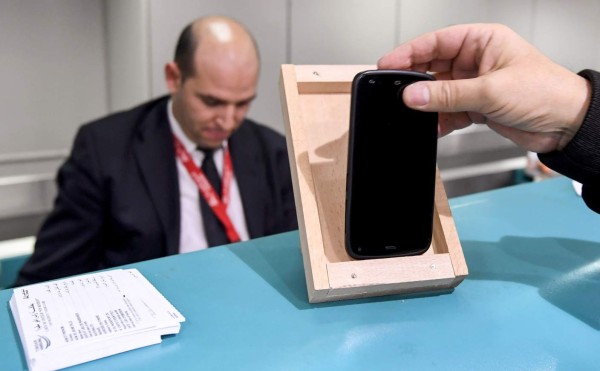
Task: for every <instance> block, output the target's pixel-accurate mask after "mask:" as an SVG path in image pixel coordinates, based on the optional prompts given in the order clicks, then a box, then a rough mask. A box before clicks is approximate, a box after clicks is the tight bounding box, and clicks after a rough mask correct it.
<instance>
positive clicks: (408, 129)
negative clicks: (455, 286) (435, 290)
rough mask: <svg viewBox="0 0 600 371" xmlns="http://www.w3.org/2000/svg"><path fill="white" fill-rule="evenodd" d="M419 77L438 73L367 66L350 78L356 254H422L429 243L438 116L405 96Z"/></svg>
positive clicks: (351, 222)
mask: <svg viewBox="0 0 600 371" xmlns="http://www.w3.org/2000/svg"><path fill="white" fill-rule="evenodd" d="M421 80H434V77H433V76H432V75H430V74H427V73H419V72H413V71H400V70H369V71H363V72H360V73H358V74H357V75H356V76H355V77H354V79H353V81H352V93H351V108H350V109H351V111H350V130H349V142H348V168H347V173H346V215H345V218H346V220H345V243H346V250H347V252H348V254H349V255H350V256H351V257H353V258H355V259H369V258H384V257H393V256H406V255H418V254H422V253H424V252H425V251H427V249H428V248H429V246H430V244H431V239H432V232H433V211H434V198H435V178H436V168H437V167H436V165H437V127H438V114H437V113H436V112H421V111H416V110H413V109H410V108H408V107H407V106H406V105H405V104H404V101H403V100H402V92H403V90H404V88H405V87H406V86H408V85H410V84H412V83H414V82H416V81H421Z"/></svg>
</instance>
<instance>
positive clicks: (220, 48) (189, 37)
mask: <svg viewBox="0 0 600 371" xmlns="http://www.w3.org/2000/svg"><path fill="white" fill-rule="evenodd" d="M175 62H176V63H177V65H178V67H179V69H180V71H181V80H182V81H183V80H185V79H186V78H188V77H190V76H194V74H195V73H196V72H197V69H198V68H201V66H202V65H204V64H211V63H226V64H230V65H231V66H232V67H235V66H236V67H239V68H242V67H244V68H252V69H256V72H257V73H258V67H259V56H258V48H257V45H256V42H255V40H254V38H253V37H252V35H251V34H250V32H249V31H248V30H247V29H246V28H245V27H244V26H243V25H242V24H241V23H239V22H237V21H236V20H234V19H232V18H228V17H223V16H208V17H203V18H199V19H197V20H195V21H194V22H192V23H190V24H189V25H188V26H187V27H185V28H184V30H183V31H182V32H181V35H180V36H179V40H178V42H177V47H176V49H175Z"/></svg>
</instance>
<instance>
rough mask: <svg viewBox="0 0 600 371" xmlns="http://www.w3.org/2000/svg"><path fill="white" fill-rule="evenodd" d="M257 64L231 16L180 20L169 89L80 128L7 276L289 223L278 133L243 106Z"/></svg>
mask: <svg viewBox="0 0 600 371" xmlns="http://www.w3.org/2000/svg"><path fill="white" fill-rule="evenodd" d="M259 68H260V62H259V56H258V50H257V47H256V43H255V41H254V39H253V37H252V36H251V35H250V33H249V32H248V31H247V30H246V29H245V28H244V27H243V26H242V25H241V24H239V23H238V22H236V21H234V20H232V19H229V18H225V17H216V16H213V17H206V18H200V19H198V20H196V21H194V22H192V23H191V24H190V25H189V26H187V27H186V28H185V29H184V30H183V32H182V33H181V36H180V38H179V41H178V44H177V47H176V51H175V60H174V61H173V62H171V63H168V64H167V65H166V66H165V78H166V82H167V86H168V89H169V92H170V95H169V96H166V97H161V98H158V99H155V100H152V101H150V102H147V103H145V104H142V105H140V106H138V107H135V108H133V109H131V110H129V111H126V112H120V113H116V114H113V115H109V116H107V117H105V118H101V119H99V120H97V121H95V122H92V123H89V124H87V125H84V126H82V127H81V128H80V130H79V132H78V133H77V136H76V138H75V142H74V145H73V149H72V152H71V155H70V156H69V158H68V159H67V161H66V162H65V163H64V164H63V165H62V167H61V168H60V170H59V173H58V186H59V191H58V196H57V199H56V201H55V205H54V209H53V210H52V212H51V213H50V215H49V216H48V218H47V220H46V221H45V223H44V224H43V226H42V228H41V230H40V232H39V233H38V236H37V238H36V245H35V250H34V253H33V255H32V256H31V258H30V259H29V260H28V262H27V263H26V264H25V265H24V267H23V268H22V270H21V272H20V274H19V277H18V279H17V282H16V286H20V285H23V284H28V283H34V282H39V281H44V280H48V279H53V278H59V277H64V276H69V275H73V274H80V273H84V272H88V271H93V270H98V269H103V268H108V267H114V266H119V265H123V264H127V263H133V262H137V261H142V260H147V259H153V258H158V257H162V256H166V255H170V254H177V253H182V252H188V251H193V250H198V249H203V248H206V247H208V246H215V245H221V244H225V243H230V242H236V241H240V240H247V239H249V238H255V237H260V236H266V235H271V234H275V233H281V232H285V231H290V230H293V229H296V228H297V220H296V213H295V208H294V200H293V188H292V183H291V177H290V169H289V162H288V156H287V148H286V143H285V138H284V137H283V136H282V135H281V134H279V133H276V132H275V131H274V130H272V129H269V128H267V127H265V126H262V125H259V124H257V123H255V122H253V121H251V120H249V119H246V118H245V116H246V113H247V112H248V109H249V107H250V103H251V102H252V100H253V99H254V98H255V96H256V85H257V80H258V74H259ZM198 149H200V150H198ZM204 158H207V161H203V160H204ZM212 160H214V161H212ZM207 164H210V166H209V165H207ZM205 165H206V167H205ZM215 166H216V168H217V171H216V172H218V173H222V179H218V178H219V174H217V175H216V177H217V179H216V180H211V179H212V175H211V174H212V173H214V172H215V171H214V170H215ZM211 169H212V170H211ZM209 182H210V185H209ZM214 182H216V184H215V183H214ZM219 182H221V183H222V185H219V184H218V183H219ZM209 222H210V223H212V224H210V225H209V224H207V223H209ZM207 230H210V233H205V232H206V231H207Z"/></svg>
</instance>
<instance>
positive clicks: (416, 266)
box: [280, 65, 468, 303]
mask: <svg viewBox="0 0 600 371" xmlns="http://www.w3.org/2000/svg"><path fill="white" fill-rule="evenodd" d="M369 69H375V66H371V65H282V66H281V79H280V88H281V99H282V109H283V113H284V121H285V129H286V137H287V145H288V152H289V156H290V165H291V170H292V179H293V182H294V196H295V200H296V209H297V214H298V223H299V232H300V240H301V247H302V257H303V261H304V270H305V273H306V283H307V288H308V299H309V302H311V303H317V302H326V301H334V300H343V299H352V298H360V297H368V296H379V295H388V294H404V293H406V294H408V293H416V292H423V291H440V290H448V289H451V288H454V287H456V286H457V285H458V284H459V283H460V282H462V280H463V279H464V278H465V277H466V276H467V274H468V270H467V265H466V262H465V259H464V255H463V252H462V247H461V245H460V241H459V239H458V235H457V232H456V227H455V225H454V219H453V218H452V214H451V212H450V207H449V205H448V199H447V197H446V192H445V190H444V185H443V183H442V181H441V178H440V175H439V171H438V173H437V180H436V194H435V212H434V232H433V236H432V237H433V238H432V244H431V246H430V248H429V249H428V250H427V252H426V253H425V254H423V255H419V256H410V257H398V258H384V259H369V260H354V259H352V258H351V257H350V256H348V254H347V253H346V250H345V247H344V219H345V218H344V214H345V210H344V208H345V189H346V188H345V187H346V164H347V148H348V128H349V116H350V89H351V82H352V79H353V77H354V75H356V74H357V73H358V72H360V71H364V70H369Z"/></svg>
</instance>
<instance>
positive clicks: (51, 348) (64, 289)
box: [10, 269, 185, 371]
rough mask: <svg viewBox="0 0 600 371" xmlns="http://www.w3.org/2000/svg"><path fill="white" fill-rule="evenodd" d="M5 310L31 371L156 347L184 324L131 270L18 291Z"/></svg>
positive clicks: (101, 273) (136, 273)
mask: <svg viewBox="0 0 600 371" xmlns="http://www.w3.org/2000/svg"><path fill="white" fill-rule="evenodd" d="M10 308H11V310H12V314H13V318H14V320H15V324H16V326H17V329H18V331H19V336H20V337H21V343H22V344H23V349H24V351H25V358H26V359H27V364H28V365H29V369H30V370H32V371H38V370H55V369H59V368H64V367H69V366H73V365H76V364H79V363H83V362H87V361H91V360H94V359H98V358H101V357H106V356H109V355H112V354H116V353H121V352H125V351H128V350H131V349H135V348H140V347H143V346H147V345H151V344H157V343H160V342H161V337H162V336H163V335H170V334H176V333H178V332H179V329H180V323H181V322H183V321H185V318H184V317H183V316H182V315H181V313H179V312H178V311H177V309H175V308H174V307H173V306H172V305H171V303H169V302H168V301H167V300H166V299H165V298H164V296H162V295H161V294H160V293H159V292H158V290H156V288H155V287H154V286H153V285H152V284H151V283H150V282H149V281H148V280H147V279H146V278H145V277H144V276H143V275H142V274H141V273H140V272H139V271H138V270H137V269H126V270H123V269H116V270H110V271H103V272H97V273H91V274H85V275H81V276H75V277H69V278H66V279H61V280H56V281H50V282H44V283H39V284H34V285H28V286H22V287H18V288H15V289H14V290H13V295H12V298H11V299H10Z"/></svg>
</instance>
